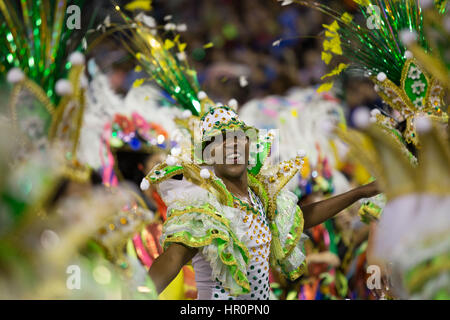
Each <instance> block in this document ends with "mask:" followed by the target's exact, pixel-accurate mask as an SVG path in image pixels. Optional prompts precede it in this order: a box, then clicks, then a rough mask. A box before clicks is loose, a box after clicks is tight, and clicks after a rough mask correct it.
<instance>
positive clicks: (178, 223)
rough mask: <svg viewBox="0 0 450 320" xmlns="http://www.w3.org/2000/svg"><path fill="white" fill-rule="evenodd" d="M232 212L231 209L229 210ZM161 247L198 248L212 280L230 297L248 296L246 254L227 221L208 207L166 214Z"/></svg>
mask: <svg viewBox="0 0 450 320" xmlns="http://www.w3.org/2000/svg"><path fill="white" fill-rule="evenodd" d="M230 209H233V208H230ZM161 243H162V245H163V247H164V249H166V248H167V247H168V246H169V245H170V244H171V243H182V244H184V245H186V246H189V247H194V248H199V250H200V252H201V253H202V254H203V256H204V258H205V259H206V260H207V261H208V262H209V263H210V264H211V269H212V277H213V278H217V279H218V280H219V281H221V282H222V283H223V286H224V288H225V289H227V290H229V292H230V294H231V295H242V294H247V293H249V292H250V285H249V281H248V279H247V276H246V274H247V273H246V272H247V264H248V261H249V253H248V250H247V248H246V247H245V245H244V244H243V243H242V242H240V241H239V240H238V237H237V235H236V234H235V232H234V231H233V230H232V228H231V227H230V221H229V220H228V219H227V218H225V217H224V216H223V215H222V214H221V213H220V212H219V211H218V210H217V209H215V208H214V207H212V206H211V205H208V204H207V205H203V206H197V207H192V206H188V207H185V208H183V209H170V210H168V219H167V221H166V223H165V224H164V226H163V237H162V238H161Z"/></svg>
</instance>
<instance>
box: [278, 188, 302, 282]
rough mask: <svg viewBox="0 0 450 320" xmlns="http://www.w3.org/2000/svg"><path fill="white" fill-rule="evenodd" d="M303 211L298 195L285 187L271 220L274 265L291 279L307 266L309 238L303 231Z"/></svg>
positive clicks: (298, 275)
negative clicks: (305, 252)
mask: <svg viewBox="0 0 450 320" xmlns="http://www.w3.org/2000/svg"><path fill="white" fill-rule="evenodd" d="M303 225H304V221H303V213H302V211H301V209H300V207H299V206H298V205H297V196H295V194H294V193H292V192H290V191H288V190H287V189H283V190H282V191H281V192H280V193H279V195H278V197H277V212H276V216H275V219H274V221H272V222H271V224H270V228H271V231H272V247H271V261H272V265H274V266H276V267H278V268H279V269H280V271H281V272H282V273H283V274H284V275H285V276H286V277H287V278H289V279H291V280H295V279H297V278H298V277H300V276H301V275H302V274H303V272H304V270H305V267H306V256H305V254H304V242H305V240H306V239H307V238H308V237H307V236H306V235H305V234H304V233H303Z"/></svg>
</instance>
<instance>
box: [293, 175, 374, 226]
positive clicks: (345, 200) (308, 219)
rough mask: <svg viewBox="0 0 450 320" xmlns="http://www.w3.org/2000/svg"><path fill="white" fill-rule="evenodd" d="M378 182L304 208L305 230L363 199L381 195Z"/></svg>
mask: <svg viewBox="0 0 450 320" xmlns="http://www.w3.org/2000/svg"><path fill="white" fill-rule="evenodd" d="M379 193H380V191H379V190H378V187H377V185H376V182H375V181H374V182H371V183H369V184H366V185H364V186H361V187H358V188H355V189H353V190H350V191H348V192H345V193H343V194H340V195H337V196H335V197H332V198H329V199H326V200H322V201H319V202H315V203H311V204H308V205H306V206H303V207H302V208H301V209H302V211H303V219H304V221H305V224H304V229H308V228H311V227H314V226H316V225H318V224H321V223H322V222H324V221H326V220H328V219H330V218H331V217H333V216H334V215H336V214H338V213H339V212H341V211H342V210H344V209H345V208H347V207H349V206H351V205H352V204H353V203H355V202H356V201H358V200H360V199H362V198H370V197H373V196H376V195H377V194H379Z"/></svg>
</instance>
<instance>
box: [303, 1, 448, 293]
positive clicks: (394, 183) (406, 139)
mask: <svg viewBox="0 0 450 320" xmlns="http://www.w3.org/2000/svg"><path fill="white" fill-rule="evenodd" d="M297 2H299V3H301V4H304V5H307V6H312V7H315V8H317V9H319V10H321V11H322V12H324V13H326V14H329V15H331V16H333V17H335V18H336V19H337V21H335V22H334V23H333V24H331V25H328V26H327V25H326V26H324V27H325V28H326V29H327V30H326V33H325V36H326V37H328V38H330V39H327V40H326V41H328V42H327V43H326V44H327V45H329V44H330V41H331V42H333V43H334V46H328V47H326V46H325V43H324V49H325V51H324V55H323V57H325V58H327V57H328V58H330V59H331V56H332V54H331V52H332V51H333V50H331V48H335V49H336V48H337V49H341V50H337V52H335V53H336V54H338V55H339V54H343V53H344V54H345V55H346V57H348V58H349V59H350V61H351V62H352V63H353V64H355V65H357V66H359V67H360V68H362V69H364V70H366V71H367V73H368V75H369V76H370V77H371V79H372V80H373V82H374V83H375V84H376V87H375V89H376V90H377V92H378V93H379V95H380V96H381V97H382V98H383V99H384V101H385V102H386V103H388V104H389V106H390V107H391V108H392V109H393V110H396V111H397V112H398V114H399V115H400V117H399V118H397V119H396V118H395V116H392V115H393V114H394V113H392V114H391V115H388V114H387V113H386V112H384V111H383V110H381V112H377V111H376V112H373V113H372V117H369V114H365V112H364V111H361V113H360V114H359V116H358V118H359V119H358V121H357V124H358V126H359V127H360V128H361V129H362V131H363V132H362V133H360V132H358V131H355V130H347V131H343V130H340V129H339V128H338V129H337V130H336V131H337V134H338V135H339V136H340V137H342V138H343V139H344V140H345V141H346V142H347V143H348V145H349V146H350V152H351V153H352V155H353V157H354V158H355V159H358V160H359V161H360V162H361V163H362V164H363V165H364V166H365V167H366V168H367V169H368V170H369V171H370V172H371V174H372V175H373V176H374V177H376V178H377V181H378V182H379V183H380V186H381V189H383V190H385V194H386V198H387V203H386V206H385V208H384V211H383V215H381V217H380V221H379V224H378V227H377V231H376V233H375V239H374V252H373V255H374V258H375V259H376V260H377V261H378V262H379V263H380V264H381V265H384V266H386V267H387V269H388V272H389V276H390V278H391V282H392V284H393V287H392V288H391V289H392V290H393V291H394V294H395V296H398V297H400V298H403V299H448V297H449V293H450V291H449V288H450V285H449V279H450V267H449V266H450V264H449V254H450V238H449V235H450V215H449V214H448V211H449V208H450V203H449V193H448V190H450V187H449V185H448V183H449V181H450V179H449V174H450V171H449V167H448V163H449V162H450V157H449V155H450V153H449V142H448V114H447V109H448V106H446V105H445V103H444V99H443V97H444V94H445V93H446V92H445V90H444V88H447V89H448V88H449V83H448V79H449V78H448V70H449V68H448V65H449V64H448V41H447V51H446V48H445V45H444V47H442V46H439V43H437V42H436V41H435V40H436V38H438V39H439V38H440V39H442V38H444V39H445V38H446V37H447V39H448V30H446V29H445V28H443V23H444V22H443V21H444V17H443V14H444V13H445V12H446V11H447V9H448V8H447V1H434V3H433V2H429V3H428V7H427V8H422V6H421V3H420V2H419V1H412V0H411V1H410V0H408V1H391V0H386V1H368V0H365V1H355V2H357V3H358V4H359V8H360V10H361V13H362V15H363V16H364V17H365V18H366V22H369V20H370V21H371V22H376V25H375V26H373V28H369V25H368V24H366V26H364V25H362V24H357V23H356V22H353V17H351V16H350V15H349V14H348V13H344V14H342V15H340V14H339V13H336V12H333V11H332V10H331V9H330V8H328V7H326V6H324V5H321V4H318V3H315V2H307V1H297ZM439 26H440V27H439ZM433 28H434V29H435V30H439V32H438V36H437V37H436V36H431V35H429V34H428V33H427V30H429V29H433ZM431 49H432V50H431ZM445 52H447V55H446V54H445ZM328 61H329V60H328ZM325 77H326V76H325ZM399 122H405V123H406V126H405V129H404V130H399ZM411 145H413V146H414V148H411ZM411 150H412V152H411Z"/></svg>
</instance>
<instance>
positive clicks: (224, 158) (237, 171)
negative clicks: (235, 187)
mask: <svg viewBox="0 0 450 320" xmlns="http://www.w3.org/2000/svg"><path fill="white" fill-rule="evenodd" d="M249 145H250V143H249V139H248V138H247V136H246V135H245V133H244V131H235V132H227V133H226V134H223V135H222V136H217V137H215V139H214V141H213V142H212V143H211V144H210V145H209V146H208V147H209V148H210V149H209V150H206V148H205V150H206V151H209V152H210V155H211V158H212V159H211V160H212V163H213V166H214V171H215V173H216V175H217V176H219V177H224V178H231V179H236V178H239V177H240V176H242V175H243V174H244V173H245V170H247V164H248V159H249Z"/></svg>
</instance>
